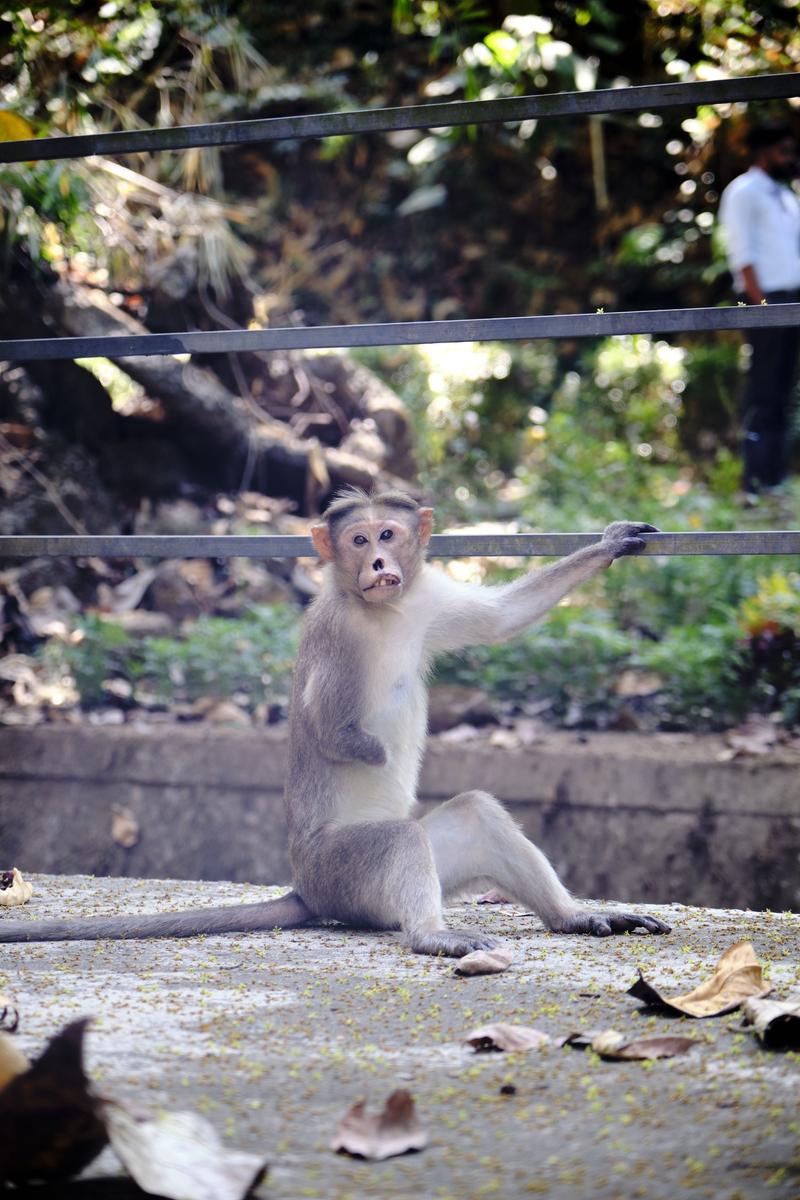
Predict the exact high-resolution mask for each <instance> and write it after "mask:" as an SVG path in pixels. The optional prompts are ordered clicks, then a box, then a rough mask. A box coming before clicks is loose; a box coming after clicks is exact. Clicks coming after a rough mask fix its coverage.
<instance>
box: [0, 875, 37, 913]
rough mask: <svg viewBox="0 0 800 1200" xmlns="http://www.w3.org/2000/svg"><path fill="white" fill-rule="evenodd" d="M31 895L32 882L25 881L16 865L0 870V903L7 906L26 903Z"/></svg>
mask: <svg viewBox="0 0 800 1200" xmlns="http://www.w3.org/2000/svg"><path fill="white" fill-rule="evenodd" d="M32 895H33V884H32V883H26V882H25V880H24V879H23V878H22V876H21V874H20V873H19V871H18V870H17V868H16V867H12V868H11V870H10V871H0V904H5V905H7V906H9V907H11V906H13V905H16V904H27V902H28V900H30V898H31V896H32Z"/></svg>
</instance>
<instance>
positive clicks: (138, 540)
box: [0, 74, 800, 558]
mask: <svg viewBox="0 0 800 1200" xmlns="http://www.w3.org/2000/svg"><path fill="white" fill-rule="evenodd" d="M795 96H800V74H776V75H759V76H753V77H750V78H745V79H724V80H712V81H708V82H702V83H666V84H654V85H648V86H644V87H624V88H611V89H605V90H599V91H594V92H562V93H557V94H550V95H539V96H520V97H509V98H504V99H499V100H486V101H484V100H473V101H453V102H447V103H442V104H424V105H413V106H409V107H406V108H376V109H363V110H357V111H346V112H335V113H318V114H310V115H305V116H289V117H274V118H269V119H265V120H251V121H228V122H220V123H217V124H210V125H193V126H183V127H179V128H171V129H142V130H135V131H123V132H113V133H92V134H79V135H75V136H70V137H47V138H35V139H26V140H19V141H13V142H5V143H0V163H28V162H34V161H41V160H53V159H64V158H81V157H87V156H90V155H97V154H105V155H109V154H123V153H132V152H140V151H146V150H183V149H189V148H192V147H202V146H233V145H244V144H253V143H258V142H272V141H278V140H285V139H287V138H294V139H299V138H324V137H333V136H338V135H343V134H344V135H353V134H374V133H385V132H389V131H392V130H400V129H435V128H442V127H446V126H457V125H458V126H463V125H473V124H483V123H491V122H494V123H498V122H506V123H514V122H519V121H524V120H530V119H532V118H537V119H538V118H542V117H548V118H549V117H566V116H581V115H594V114H602V113H622V112H635V111H647V110H650V109H655V108H665V107H674V106H695V105H697V104H728V103H731V102H733V101H742V100H746V101H751V100H774V99H786V98H789V97H795ZM797 324H800V304H797V303H794V304H780V305H772V306H770V305H766V306H763V305H757V306H739V305H736V306H730V307H720V308H689V309H662V310H648V311H643V312H608V313H605V312H596V313H576V314H567V315H543V316H515V317H488V318H479V319H470V320H450V321H401V322H391V323H374V324H364V325H330V326H319V327H312V328H308V327H305V328H280V329H277V328H276V329H242V330H212V331H210V332H205V331H197V332H194V331H191V332H186V333H169V334H138V335H121V336H120V335H106V336H99V337H58V338H27V339H7V340H0V359H5V360H10V361H12V362H26V361H32V360H40V361H41V360H51V361H52V360H58V359H74V358H90V357H100V358H111V359H113V358H131V357H138V356H143V355H156V354H157V355H171V354H194V353H203V354H222V353H232V352H241V351H256V350H257V351H265V350H307V349H322V348H347V347H350V348H353V347H357V346H392V345H417V344H431V343H444V342H465V341H470V342H471V341H514V340H523V339H524V340H529V339H530V340H533V339H541V338H575V337H608V336H618V335H621V334H627V333H657V334H675V333H685V332H689V331H697V330H703V331H712V330H730V329H764V328H779V327H783V326H790V325H797ZM596 540H597V538H596V536H595V535H590V534H505V535H494V534H460V535H459V534H453V535H438V536H436V537H434V538H433V540H432V543H431V550H432V554H433V555H434V556H438V557H458V556H468V555H482V556H500V555H509V556H521V555H560V554H563V553H569V552H571V551H573V550H576V549H578V548H580V547H582V546H586V545H589V544H591V543H592V542H594V541H596ZM646 542H647V545H646V549H645V553H646V554H666V555H707V554H709V555H710V554H714V555H717V554H798V553H800V532H795V531H792V530H783V531H781V530H764V531H761V530H759V531H733V532H706V533H659V534H648V535H647V537H646ZM313 553H314V551H313V548H312V546H311V542H310V540H309V539H308V538H302V537H280V536H277V537H276V536H270V535H265V536H259V537H232V536H212V535H201V536H185V537H174V536H121V535H120V536H117V535H111V536H102V535H99V536H94V535H86V536H83V535H68V536H33V537H25V536H22V537H19V536H16V537H9V536H5V537H0V555H2V556H10V557H31V556H36V555H66V556H71V557H85V556H91V555H105V556H109V557H126V558H129V557H152V558H169V557H176V558H187V557H212V558H228V557H233V556H238V555H243V556H249V557H252V558H272V557H285V558H297V557H303V556H306V555H312V554H313Z"/></svg>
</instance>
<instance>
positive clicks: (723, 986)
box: [628, 942, 772, 1017]
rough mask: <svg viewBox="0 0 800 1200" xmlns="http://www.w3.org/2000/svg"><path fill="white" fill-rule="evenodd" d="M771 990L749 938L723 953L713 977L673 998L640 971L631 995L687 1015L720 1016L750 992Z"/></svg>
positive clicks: (761, 994) (646, 1002) (764, 993)
mask: <svg viewBox="0 0 800 1200" xmlns="http://www.w3.org/2000/svg"><path fill="white" fill-rule="evenodd" d="M771 991H772V988H771V987H769V986H768V985H767V984H765V982H764V976H763V975H762V972H761V964H760V963H759V961H758V959H757V958H756V954H755V951H754V950H753V947H752V945H751V944H750V942H737V943H736V945H734V946H731V947H730V948H729V949H728V950H726V951H725V953H724V954H723V955H722V957H721V958H720V960H719V962H718V963H717V967H716V970H715V972H714V974H713V976H712V977H711V979H709V980H707V981H706V983H701V984H700V986H699V987H696V988H695V989H694V991H692V992H687V993H686V994H685V995H683V996H675V997H673V998H671V999H670V998H668V997H666V996H663V995H662V994H661V993H660V992H659V991H657V990H656V988H654V987H653V986H652V984H650V983H648V982H647V981H646V980H645V978H644V976H643V975H642V972H641V971H640V972H639V978H638V979H637V981H636V983H634V985H633V987H631V988H628V995H629V996H635V997H636V999H637V1000H642V1001H643V1002H644V1003H645V1004H650V1005H655V1006H656V1007H658V1008H665V1009H667V1010H668V1011H670V1012H676V1013H681V1014H683V1015H684V1016H687V1017H720V1016H722V1015H723V1014H724V1013H729V1012H733V1011H734V1009H737V1008H738V1007H739V1005H740V1004H741V1003H742V1001H743V1000H745V999H747V997H748V996H767V995H769V993H770V992H771Z"/></svg>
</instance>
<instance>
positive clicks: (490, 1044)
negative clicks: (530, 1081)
mask: <svg viewBox="0 0 800 1200" xmlns="http://www.w3.org/2000/svg"><path fill="white" fill-rule="evenodd" d="M464 1040H465V1042H467V1043H468V1044H469V1045H470V1046H474V1047H475V1049H476V1050H477V1051H484V1050H508V1051H510V1052H512V1053H513V1052H514V1051H518V1050H541V1048H542V1046H546V1045H547V1043H548V1042H549V1041H550V1038H549V1037H548V1036H547V1034H546V1033H540V1032H539V1030H538V1029H530V1028H529V1027H528V1026H527V1025H504V1024H503V1023H502V1022H498V1023H497V1024H494V1025H481V1026H480V1028H479V1029H473V1031H472V1033H471V1034H469V1036H468V1037H466V1038H465V1039H464Z"/></svg>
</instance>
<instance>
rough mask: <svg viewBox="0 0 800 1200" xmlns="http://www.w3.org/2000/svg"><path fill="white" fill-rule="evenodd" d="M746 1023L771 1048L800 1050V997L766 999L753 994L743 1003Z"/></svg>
mask: <svg viewBox="0 0 800 1200" xmlns="http://www.w3.org/2000/svg"><path fill="white" fill-rule="evenodd" d="M742 1013H743V1014H744V1020H745V1024H746V1025H747V1026H748V1027H749V1028H751V1029H752V1032H753V1033H755V1034H758V1036H759V1037H760V1038H761V1041H762V1042H763V1043H764V1045H765V1046H766V1047H767V1048H768V1049H770V1050H800V999H793V1000H788V1001H787V1000H764V999H761V998H759V997H757V996H751V997H750V998H749V999H747V1000H745V1001H744V1002H743V1004H742Z"/></svg>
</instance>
